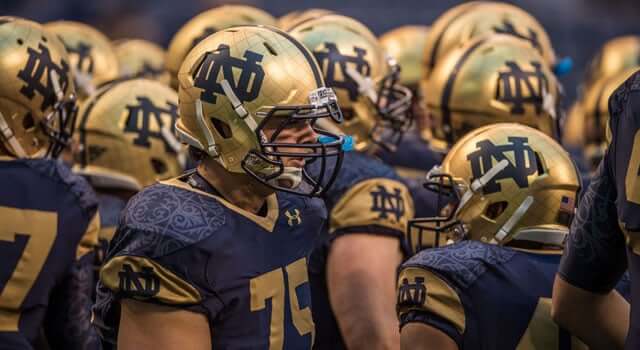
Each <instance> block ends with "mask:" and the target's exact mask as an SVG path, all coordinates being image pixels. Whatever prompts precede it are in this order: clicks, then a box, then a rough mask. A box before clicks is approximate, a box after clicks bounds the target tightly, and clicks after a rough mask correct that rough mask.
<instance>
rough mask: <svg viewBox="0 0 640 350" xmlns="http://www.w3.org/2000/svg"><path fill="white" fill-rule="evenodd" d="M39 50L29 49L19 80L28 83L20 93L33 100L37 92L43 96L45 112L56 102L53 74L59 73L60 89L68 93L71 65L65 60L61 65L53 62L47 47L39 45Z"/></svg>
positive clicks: (43, 109)
mask: <svg viewBox="0 0 640 350" xmlns="http://www.w3.org/2000/svg"><path fill="white" fill-rule="evenodd" d="M38 49H39V50H40V51H37V50H34V49H33V48H31V47H29V48H27V53H29V59H28V60H27V64H26V65H25V66H24V68H22V69H21V70H20V71H19V72H18V78H20V79H21V80H22V81H24V82H25V83H26V85H25V86H23V87H22V88H20V93H21V94H22V95H24V96H25V97H26V98H28V99H30V100H31V99H33V97H34V96H35V93H36V92H37V93H38V94H39V95H40V96H42V104H41V105H40V110H42V111H45V110H47V109H48V108H49V107H52V106H53V105H54V103H55V101H56V94H55V91H54V89H53V85H52V83H51V72H52V71H55V72H56V73H57V75H58V77H59V78H60V88H61V89H62V91H66V90H67V80H68V76H67V72H69V65H68V64H67V62H65V61H64V60H61V61H60V65H57V64H56V63H55V62H53V61H52V60H51V54H50V53H49V48H48V47H46V46H45V45H43V44H38ZM45 74H46V75H45ZM43 75H45V77H46V80H45V83H44V84H43V83H42V78H43Z"/></svg>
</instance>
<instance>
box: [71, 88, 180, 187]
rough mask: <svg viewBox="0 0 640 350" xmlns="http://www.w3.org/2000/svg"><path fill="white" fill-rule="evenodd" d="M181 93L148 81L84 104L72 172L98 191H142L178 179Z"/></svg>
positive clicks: (105, 93) (113, 90)
mask: <svg viewBox="0 0 640 350" xmlns="http://www.w3.org/2000/svg"><path fill="white" fill-rule="evenodd" d="M177 118H178V94H177V93H176V92H175V91H174V90H173V89H171V88H170V87H168V86H166V85H164V84H162V83H160V82H157V81H153V80H149V79H131V80H125V81H122V82H117V83H113V84H109V85H108V86H105V87H103V88H102V89H99V90H98V91H97V92H96V93H95V94H93V95H92V96H91V97H90V98H89V99H87V100H86V101H84V102H83V104H82V106H81V107H80V112H79V125H78V133H77V138H78V142H79V144H80V148H81V152H80V159H79V161H78V162H76V164H77V165H76V167H75V168H74V171H76V172H77V173H79V174H82V175H84V176H86V177H87V178H88V179H89V181H90V182H91V184H92V185H93V186H94V187H98V188H112V189H122V190H129V191H135V192H137V191H139V190H141V189H142V188H143V187H145V186H149V185H151V184H153V183H154V182H155V181H157V180H163V179H166V178H169V177H173V176H177V175H178V174H180V172H181V171H182V168H181V166H180V164H179V162H178V154H179V152H180V147H181V144H180V142H178V141H177V139H176V138H175V136H174V130H175V122H176V120H177Z"/></svg>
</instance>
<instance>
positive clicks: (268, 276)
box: [249, 258, 315, 350]
mask: <svg viewBox="0 0 640 350" xmlns="http://www.w3.org/2000/svg"><path fill="white" fill-rule="evenodd" d="M284 271H286V272H287V277H288V278H287V280H288V283H287V285H288V287H289V288H288V289H289V304H290V305H291V319H292V320H293V325H294V327H295V328H296V330H298V333H299V334H300V335H305V334H308V333H311V338H312V340H313V337H314V336H315V332H314V325H313V319H312V318H311V310H310V309H309V308H308V307H305V308H304V309H300V304H299V303H298V295H297V294H296V288H298V287H299V286H300V285H302V284H304V283H306V282H308V281H309V277H308V274H307V260H306V259H305V258H302V259H299V260H297V261H295V262H293V263H291V264H289V265H287V266H286V268H284V269H282V268H278V269H275V270H273V271H269V272H267V273H265V274H262V275H260V276H258V277H255V278H252V279H251V281H250V282H249V288H250V291H251V311H252V312H254V311H260V310H263V309H264V308H265V307H266V302H267V299H271V325H270V331H269V350H281V349H282V348H283V346H284V296H285V290H286V289H287V288H286V287H285V279H284Z"/></svg>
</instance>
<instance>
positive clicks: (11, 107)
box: [0, 17, 76, 158]
mask: <svg viewBox="0 0 640 350" xmlns="http://www.w3.org/2000/svg"><path fill="white" fill-rule="evenodd" d="M0 38H2V40H0V73H1V77H2V79H1V80H2V83H1V84H0V141H1V144H0V145H1V147H0V154H4V155H9V156H11V157H16V158H36V157H45V156H51V157H57V156H58V155H59V153H60V152H61V151H62V150H63V148H64V147H66V146H67V144H68V142H69V140H70V138H71V135H72V133H73V127H74V119H75V116H76V97H75V86H74V82H73V74H72V71H71V67H70V66H71V63H70V60H69V57H68V56H67V51H66V50H65V48H64V45H63V43H62V42H61V41H60V39H59V38H58V36H56V35H55V34H54V33H52V32H50V31H48V30H46V29H44V28H43V27H42V26H41V25H40V24H38V23H36V22H32V21H29V20H26V19H22V18H17V17H0Z"/></svg>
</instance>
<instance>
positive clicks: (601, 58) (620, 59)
mask: <svg viewBox="0 0 640 350" xmlns="http://www.w3.org/2000/svg"><path fill="white" fill-rule="evenodd" d="M638 65H640V36H638V35H627V36H621V37H617V38H614V39H611V40H609V41H607V42H606V43H605V44H604V45H603V46H602V47H601V48H600V50H599V51H598V53H597V54H596V56H595V57H594V58H593V60H592V61H591V63H589V67H588V68H587V72H586V74H585V79H584V83H583V86H584V89H585V90H586V89H589V86H590V85H591V84H594V83H596V82H597V81H599V80H601V79H603V78H607V77H611V76H613V75H616V74H618V73H620V72H623V71H626V70H628V69H630V68H634V67H638Z"/></svg>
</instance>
